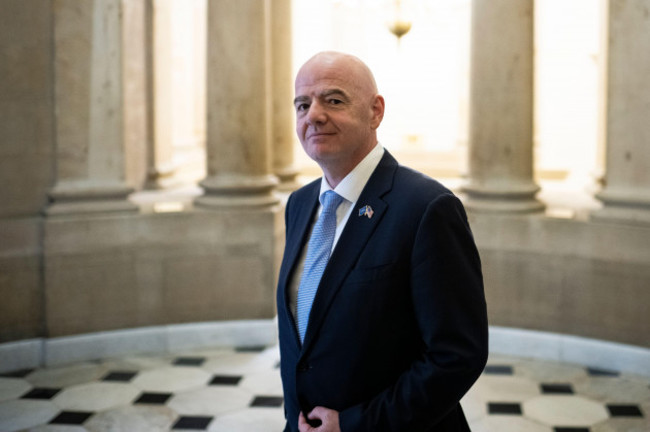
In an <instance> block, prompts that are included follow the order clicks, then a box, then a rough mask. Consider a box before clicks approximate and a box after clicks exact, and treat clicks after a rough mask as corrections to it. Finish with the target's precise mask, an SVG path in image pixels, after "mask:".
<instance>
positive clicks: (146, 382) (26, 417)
mask: <svg viewBox="0 0 650 432" xmlns="http://www.w3.org/2000/svg"><path fill="white" fill-rule="evenodd" d="M278 363H279V354H278V350H277V347H258V348H241V349H236V348H233V349H223V348H222V349H214V350H201V351H194V352H185V353H178V354H176V355H173V356H172V355H170V356H143V355H140V356H133V357H124V358H119V359H106V360H103V361H97V362H85V363H80V364H75V365H71V366H66V367H59V368H49V369H36V370H23V371H18V372H14V373H6V374H0V431H2V432H11V431H39V432H45V431H52V432H64V431H69V432H83V431H88V432H104V431H129V432H131V431H137V432H145V431H152V432H154V431H198V430H201V431H224V432H226V431H227V432H244V431H246V432H264V431H281V430H282V427H283V424H284V419H283V409H282V387H281V383H280V377H279V370H278ZM462 404H463V406H464V409H465V412H466V415H467V418H468V420H469V422H470V424H471V427H472V431H474V432H487V431H490V432H492V431H494V432H587V431H588V432H614V431H629V432H631V431H634V432H641V431H650V378H648V377H642V376H634V375H629V374H625V373H618V372H616V371H607V370H594V369H589V368H584V367H581V366H577V365H568V364H560V363H553V362H547V361H540V360H527V359H523V358H515V357H506V356H499V355H493V356H491V357H490V360H489V361H488V366H487V367H486V369H485V372H484V373H483V375H482V376H481V378H480V379H479V381H478V382H477V383H476V385H475V386H474V387H473V388H472V389H471V390H470V392H469V393H468V394H467V395H466V396H465V398H464V399H463V401H462Z"/></svg>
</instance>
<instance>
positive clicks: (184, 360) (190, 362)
mask: <svg viewBox="0 0 650 432" xmlns="http://www.w3.org/2000/svg"><path fill="white" fill-rule="evenodd" d="M203 363H205V357H178V358H177V359H176V360H174V365H175V366H201V365H202V364H203Z"/></svg>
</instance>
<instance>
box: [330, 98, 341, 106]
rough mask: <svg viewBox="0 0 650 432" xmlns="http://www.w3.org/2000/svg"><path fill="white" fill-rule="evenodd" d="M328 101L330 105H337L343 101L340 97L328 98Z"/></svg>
mask: <svg viewBox="0 0 650 432" xmlns="http://www.w3.org/2000/svg"><path fill="white" fill-rule="evenodd" d="M328 102H329V103H330V105H338V104H340V103H343V101H342V100H341V99H330V100H328Z"/></svg>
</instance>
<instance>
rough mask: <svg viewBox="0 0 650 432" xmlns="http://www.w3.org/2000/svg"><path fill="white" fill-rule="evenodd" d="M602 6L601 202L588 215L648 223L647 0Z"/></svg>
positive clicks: (649, 23)
mask: <svg viewBox="0 0 650 432" xmlns="http://www.w3.org/2000/svg"><path fill="white" fill-rule="evenodd" d="M606 7H607V10H606V11H605V12H606V13H605V14H604V16H605V19H606V26H605V27H606V32H607V37H606V38H604V40H605V41H606V42H605V43H606V46H605V47H604V50H605V52H606V55H605V62H604V78H605V79H604V80H603V81H604V85H605V92H604V93H605V97H604V100H603V102H604V104H605V106H604V114H605V115H604V117H605V118H604V131H603V133H604V141H605V146H606V156H605V158H606V161H605V171H606V172H605V179H604V186H603V189H602V190H601V191H600V192H599V193H598V194H597V195H596V197H597V198H598V199H599V200H601V201H602V202H603V204H604V207H603V208H602V209H601V210H597V211H595V212H594V213H592V217H593V218H594V219H598V220H609V221H621V222H627V223H642V224H650V126H649V125H648V119H650V85H649V84H650V56H648V55H644V54H643V53H646V52H647V51H648V47H649V46H650V0H636V1H625V0H611V1H609V2H606Z"/></svg>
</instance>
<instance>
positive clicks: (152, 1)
mask: <svg viewBox="0 0 650 432" xmlns="http://www.w3.org/2000/svg"><path fill="white" fill-rule="evenodd" d="M171 18H172V10H171V0H146V22H147V61H146V64H147V76H148V87H147V102H148V103H147V106H148V120H147V129H148V131H149V140H148V142H147V183H146V186H147V188H149V189H164V188H166V187H169V186H171V185H174V184H175V183H176V181H175V179H174V173H175V171H176V167H175V165H174V162H173V155H174V152H173V130H172V107H173V106H172V41H171V38H172V24H171Z"/></svg>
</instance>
